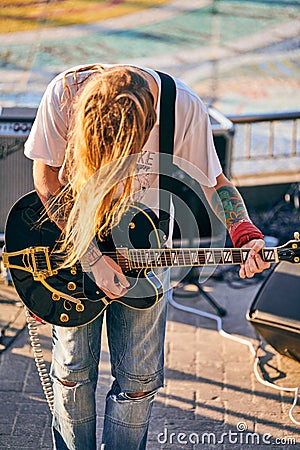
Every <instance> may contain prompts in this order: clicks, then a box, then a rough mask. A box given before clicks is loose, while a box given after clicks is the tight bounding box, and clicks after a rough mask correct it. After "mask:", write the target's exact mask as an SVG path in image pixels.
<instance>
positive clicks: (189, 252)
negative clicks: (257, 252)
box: [117, 248, 278, 270]
mask: <svg viewBox="0 0 300 450" xmlns="http://www.w3.org/2000/svg"><path fill="white" fill-rule="evenodd" d="M276 250H277V249H276V248H264V249H263V250H261V256H262V259H263V260H264V261H266V262H270V263H274V262H278V255H277V251H276ZM249 252H250V248H238V249H236V248H224V249H207V248H203V249H194V248H187V249H173V248H172V249H169V248H168V249H139V250H137V249H129V250H128V249H117V260H118V264H119V265H120V266H121V267H122V268H123V269H125V270H129V269H139V268H158V267H183V266H210V265H211V266H214V265H219V264H241V263H244V262H245V261H246V259H247V258H248V255H249Z"/></svg>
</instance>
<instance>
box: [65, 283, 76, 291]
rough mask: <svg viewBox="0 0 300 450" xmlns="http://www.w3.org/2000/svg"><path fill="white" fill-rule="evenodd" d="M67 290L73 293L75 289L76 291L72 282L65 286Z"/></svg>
mask: <svg viewBox="0 0 300 450" xmlns="http://www.w3.org/2000/svg"><path fill="white" fill-rule="evenodd" d="M67 288H68V289H69V291H75V289H76V284H75V283H74V282H73V281H70V282H69V283H68V284H67Z"/></svg>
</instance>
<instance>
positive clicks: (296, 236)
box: [294, 231, 300, 241]
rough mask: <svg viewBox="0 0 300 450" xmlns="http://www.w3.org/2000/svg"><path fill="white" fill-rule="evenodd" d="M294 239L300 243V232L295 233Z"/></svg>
mask: <svg viewBox="0 0 300 450" xmlns="http://www.w3.org/2000/svg"><path fill="white" fill-rule="evenodd" d="M294 239H295V240H296V241H300V233H299V231H295V233H294Z"/></svg>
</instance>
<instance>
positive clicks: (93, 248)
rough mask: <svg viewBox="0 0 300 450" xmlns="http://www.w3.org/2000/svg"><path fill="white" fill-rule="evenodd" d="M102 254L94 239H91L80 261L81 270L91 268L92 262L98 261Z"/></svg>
mask: <svg viewBox="0 0 300 450" xmlns="http://www.w3.org/2000/svg"><path fill="white" fill-rule="evenodd" d="M102 256H103V255H102V253H101V251H100V249H99V247H98V245H97V243H96V239H93V240H92V241H91V243H90V244H89V246H88V248H87V251H86V252H85V254H84V256H83V257H82V258H81V261H80V262H81V265H82V268H83V270H85V271H86V272H87V271H89V270H91V269H90V268H91V267H92V266H93V265H94V264H96V262H97V261H99V260H100V259H101V258H102Z"/></svg>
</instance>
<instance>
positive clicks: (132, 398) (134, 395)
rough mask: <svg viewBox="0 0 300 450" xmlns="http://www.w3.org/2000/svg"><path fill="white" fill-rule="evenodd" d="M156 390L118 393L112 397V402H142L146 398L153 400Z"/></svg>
mask: <svg viewBox="0 0 300 450" xmlns="http://www.w3.org/2000/svg"><path fill="white" fill-rule="evenodd" d="M156 393H157V389H155V390H153V391H149V392H120V393H119V394H117V395H112V398H113V400H115V401H117V402H142V401H143V400H145V399H147V398H154V396H155V394H156Z"/></svg>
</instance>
